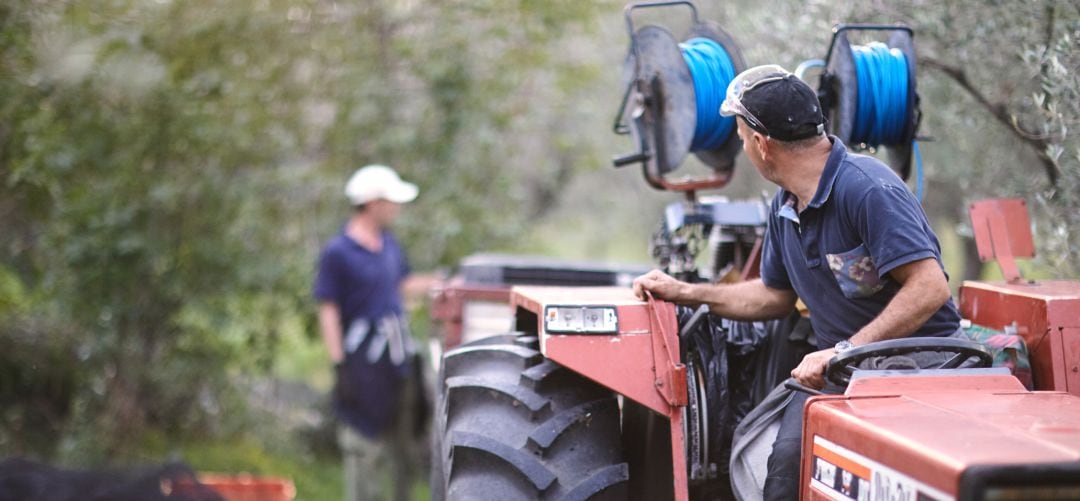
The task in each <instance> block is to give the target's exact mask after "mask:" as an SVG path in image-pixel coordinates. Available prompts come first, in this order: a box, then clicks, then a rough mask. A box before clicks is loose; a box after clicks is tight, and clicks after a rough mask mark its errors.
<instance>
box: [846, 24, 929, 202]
mask: <svg viewBox="0 0 1080 501" xmlns="http://www.w3.org/2000/svg"><path fill="white" fill-rule="evenodd" d="M851 51H852V56H853V57H854V60H855V76H856V79H857V81H858V82H857V85H858V89H859V92H858V101H857V103H856V108H855V124H854V127H853V128H852V131H851V139H852V141H853V142H855V143H862V144H865V145H867V146H870V147H872V148H877V147H879V146H881V145H886V146H890V145H898V144H900V143H901V142H903V141H904V137H903V134H904V128H905V126H906V125H907V118H908V115H909V113H908V110H909V107H910V106H912V105H913V104H914V103H910V102H908V101H909V99H908V96H909V93H908V65H907V57H906V56H904V53H903V52H901V51H900V49H890V48H889V47H888V46H886V45H885V44H883V43H881V42H873V43H870V44H869V45H864V46H858V45H857V46H853V47H852V48H851ZM912 143H913V144H912V146H913V149H914V150H915V151H914V154H915V193H916V196H917V197H918V198H919V200H920V201H921V200H922V198H923V186H922V185H923V172H922V155H921V154H920V152H919V145H918V144H917V143H915V142H914V141H912Z"/></svg>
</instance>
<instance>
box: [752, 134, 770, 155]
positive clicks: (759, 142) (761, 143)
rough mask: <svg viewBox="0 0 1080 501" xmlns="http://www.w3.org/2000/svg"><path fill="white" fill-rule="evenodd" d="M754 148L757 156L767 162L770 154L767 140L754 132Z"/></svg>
mask: <svg viewBox="0 0 1080 501" xmlns="http://www.w3.org/2000/svg"><path fill="white" fill-rule="evenodd" d="M754 147H755V148H757V150H758V156H760V157H761V159H762V160H769V155H770V154H771V153H772V152H770V151H769V138H768V137H765V135H764V134H762V133H760V132H758V131H754Z"/></svg>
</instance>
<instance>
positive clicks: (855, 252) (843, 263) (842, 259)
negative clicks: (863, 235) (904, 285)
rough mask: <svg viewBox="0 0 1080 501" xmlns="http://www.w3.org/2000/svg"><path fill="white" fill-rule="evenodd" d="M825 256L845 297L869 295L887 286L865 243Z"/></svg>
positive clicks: (854, 297) (853, 297)
mask: <svg viewBox="0 0 1080 501" xmlns="http://www.w3.org/2000/svg"><path fill="white" fill-rule="evenodd" d="M825 257H826V259H827V260H828V262H829V269H830V270H832V273H833V276H834V277H835V278H836V284H837V285H839V286H840V290H841V291H842V292H843V293H844V297H846V298H848V299H859V298H864V297H869V296H872V295H874V294H876V293H877V292H878V291H880V290H881V289H882V288H884V287H885V281H884V280H882V279H881V277H879V276H878V270H877V266H874V259H873V258H872V257H870V252H869V251H867V250H866V245H865V244H860V245H859V246H858V247H855V248H854V249H851V250H849V251H845V252H840V253H836V254H826V255H825Z"/></svg>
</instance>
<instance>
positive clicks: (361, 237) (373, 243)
mask: <svg viewBox="0 0 1080 501" xmlns="http://www.w3.org/2000/svg"><path fill="white" fill-rule="evenodd" d="M382 230H383V228H382V226H381V225H380V224H379V223H378V221H376V220H375V219H374V218H372V217H371V216H370V215H368V214H366V213H364V212H358V213H356V214H353V216H352V217H350V218H349V222H348V223H346V224H345V235H346V236H348V237H349V238H351V239H353V240H355V241H356V242H357V243H359V244H360V245H362V246H363V247H365V248H367V249H368V250H371V251H374V252H379V251H381V250H382V244H383V240H382Z"/></svg>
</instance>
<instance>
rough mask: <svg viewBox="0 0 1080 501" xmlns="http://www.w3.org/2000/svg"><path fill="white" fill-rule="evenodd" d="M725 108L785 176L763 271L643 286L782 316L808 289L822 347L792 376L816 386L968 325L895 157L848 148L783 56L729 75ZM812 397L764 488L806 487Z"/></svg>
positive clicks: (728, 308)
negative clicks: (878, 355)
mask: <svg viewBox="0 0 1080 501" xmlns="http://www.w3.org/2000/svg"><path fill="white" fill-rule="evenodd" d="M720 113H721V114H722V115H725V116H731V115H735V116H737V117H738V120H737V122H738V134H739V137H740V138H741V139H742V141H743V150H744V151H745V152H746V155H747V156H748V157H749V158H750V161H751V162H752V163H753V164H754V166H755V167H756V168H757V169H758V172H760V173H761V175H762V176H763V177H764V178H765V179H768V180H769V181H771V182H773V183H774V184H776V185H777V186H779V189H778V190H777V193H776V196H775V197H774V199H773V201H772V204H771V208H770V212H769V221H768V230H767V233H766V236H765V241H764V247H763V250H762V257H761V278H760V279H756V280H751V281H747V282H742V283H739V284H730V285H712V284H691V283H686V282H681V281H679V280H676V279H674V278H672V277H670V276H668V275H666V274H664V273H663V272H660V271H658V270H654V271H651V272H649V273H647V274H645V275H642V276H640V277H638V278H637V279H636V280H635V281H634V291H635V293H636V294H637V295H638V297H640V298H643V299H644V296H645V292H646V291H648V292H650V293H652V295H654V296H655V297H657V298H660V299H664V300H667V301H671V302H674V303H677V304H682V305H691V306H696V305H700V304H707V305H708V306H709V310H710V312H711V313H713V314H715V315H718V316H721V317H726V318H731V319H736V320H747V321H752V320H764V319H770V318H778V317H781V316H784V315H786V314H789V313H790V312H791V310H792V309H793V308H794V307H795V303H796V300H797V299H802V301H803V302H804V303H805V304H806V305H807V306H808V308H809V310H810V312H811V316H810V320H811V324H812V325H813V329H814V333H815V335H816V339H817V348H818V350H819V351H816V352H813V353H810V354H809V355H807V356H806V357H805V358H803V360H802V362H801V363H799V364H798V366H797V367H795V368H794V369H793V370H792V371H791V375H792V377H793V378H795V380H797V381H798V383H800V384H802V385H804V386H807V387H810V388H818V389H820V388H824V387H825V379H824V373H825V369H826V366H827V365H828V362H829V360H830V359H831V358H832V357H833V356H835V355H836V354H837V353H841V352H843V351H845V350H848V349H851V348H852V347H855V346H860V345H864V344H867V343H872V342H875V341H883V340H887V339H895V338H901V337H907V336H923V337H948V336H962V335H963V334H962V332H961V331H960V314H959V313H958V311H957V308H956V305H955V304H954V303H953V301H952V298H951V295H950V291H949V285H948V280H947V277H946V275H945V272H944V270H943V267H942V264H941V251H940V246H939V244H938V240H937V237H936V236H935V235H934V232H933V230H932V229H931V228H930V225H929V223H928V222H927V220H926V214H925V213H924V212H923V210H922V207H921V205H920V204H919V202H918V200H917V199H916V198H915V197H914V195H913V194H912V193H911V191H910V190H909V189H908V187H907V186H906V185H905V184H904V182H903V181H902V180H901V179H900V178H899V177H898V176H897V175H896V174H895V173H894V172H893V171H892V170H891V169H890V168H889V167H888V166H886V165H885V164H883V163H882V162H880V161H878V160H877V159H875V158H873V157H869V156H864V155H857V154H853V153H849V152H848V151H847V148H846V147H845V146H844V144H843V143H842V142H841V141H840V140H839V139H837V138H836V137H834V136H827V135H826V134H825V132H824V130H825V118H824V116H823V114H822V111H821V105H820V103H819V101H818V98H817V95H816V94H815V92H814V91H813V90H812V89H811V88H810V87H809V86H808V85H807V84H806V83H804V82H803V81H802V80H800V79H799V78H797V77H796V76H794V75H793V74H791V73H789V72H788V71H786V70H784V69H783V68H781V67H780V66H776V65H766V66H758V67H755V68H751V69H748V70H746V71H744V72H743V73H741V74H739V75H738V76H736V77H735V79H734V80H733V81H732V82H731V84H730V85H729V86H728V89H727V94H726V97H725V100H724V102H723V104H722V106H721V108H720ZM922 363H924V362H922V361H920V364H922ZM930 363H931V364H932V362H930ZM806 396H807V394H805V393H798V394H797V395H796V396H795V397H794V398H792V399H791V400H790V401H789V403H788V404H787V407H786V408H785V410H784V417H783V418H782V420H781V426H780V432H779V434H778V435H777V438H776V442H775V443H774V445H773V452H772V455H771V456H770V457H769V461H768V476H767V478H766V481H765V499H796V498H798V488H799V481H798V478H799V458H800V445H801V435H802V412H803V404H804V402H805V400H806Z"/></svg>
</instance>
